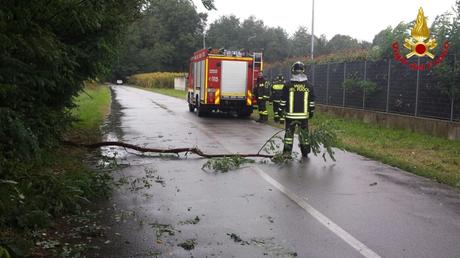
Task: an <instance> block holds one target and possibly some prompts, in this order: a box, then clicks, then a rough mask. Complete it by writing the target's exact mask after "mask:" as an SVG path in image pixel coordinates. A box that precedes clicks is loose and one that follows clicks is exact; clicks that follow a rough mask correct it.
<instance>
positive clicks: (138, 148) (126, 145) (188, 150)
mask: <svg viewBox="0 0 460 258" xmlns="http://www.w3.org/2000/svg"><path fill="white" fill-rule="evenodd" d="M62 143H63V144H65V145H69V146H74V147H81V148H89V149H96V148H100V147H108V146H118V147H123V148H127V149H132V150H135V151H139V152H143V153H146V152H154V153H174V154H179V153H194V154H196V155H198V156H200V157H203V158H223V157H231V156H239V157H245V158H251V157H252V158H255V157H260V158H273V157H274V156H275V155H271V154H262V153H260V151H259V153H248V154H244V153H243V154H241V153H236V154H235V153H226V154H223V153H217V154H209V153H205V152H203V151H202V150H200V149H199V148H197V147H193V148H172V149H159V148H147V147H141V146H138V145H134V144H130V143H126V142H115V141H107V142H96V143H90V144H85V143H75V142H71V141H62Z"/></svg>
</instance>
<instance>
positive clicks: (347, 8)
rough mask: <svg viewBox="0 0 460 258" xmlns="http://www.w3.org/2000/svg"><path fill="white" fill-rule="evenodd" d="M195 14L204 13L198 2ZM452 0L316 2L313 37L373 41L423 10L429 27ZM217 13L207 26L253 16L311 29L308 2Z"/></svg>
mask: <svg viewBox="0 0 460 258" xmlns="http://www.w3.org/2000/svg"><path fill="white" fill-rule="evenodd" d="M194 2H195V3H196V5H197V7H198V10H199V11H200V12H205V11H206V10H205V9H204V7H203V6H202V5H201V2H200V1H199V0H194ZM454 4H455V0H379V1H376V0H367V1H366V0H315V35H321V34H325V35H326V37H327V38H328V39H330V38H331V37H333V36H334V35H335V34H344V35H350V36H352V37H354V38H357V39H359V40H367V41H372V39H373V38H374V35H375V34H377V33H378V32H379V31H381V30H382V29H385V28H386V27H387V26H389V25H391V26H392V27H394V26H396V25H398V23H399V22H401V21H405V22H407V21H411V20H415V18H416V17H417V12H418V9H419V7H422V8H423V10H424V12H425V16H427V17H428V24H429V25H431V23H432V22H433V19H434V17H436V15H439V14H442V13H444V12H446V11H451V10H452V7H453V6H454ZM215 5H216V7H217V9H218V10H217V11H210V12H208V24H210V23H212V22H213V21H215V20H216V19H218V18H219V17H220V16H222V15H230V14H234V15H236V16H237V17H239V18H241V20H243V19H245V18H247V17H249V16H251V15H254V16H255V17H257V18H258V19H261V20H263V21H264V22H265V24H266V25H268V26H274V27H276V26H280V27H282V28H284V29H285V30H286V31H287V32H288V33H289V34H292V33H293V32H295V31H296V29H297V28H298V27H299V26H301V25H304V26H307V27H308V30H309V31H310V28H311V0H270V1H268V0H215Z"/></svg>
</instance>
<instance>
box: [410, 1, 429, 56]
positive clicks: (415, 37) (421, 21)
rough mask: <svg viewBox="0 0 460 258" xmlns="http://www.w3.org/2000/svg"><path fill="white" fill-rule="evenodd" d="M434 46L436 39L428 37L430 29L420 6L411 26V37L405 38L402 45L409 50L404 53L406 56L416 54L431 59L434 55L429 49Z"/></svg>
mask: <svg viewBox="0 0 460 258" xmlns="http://www.w3.org/2000/svg"><path fill="white" fill-rule="evenodd" d="M427 40H428V41H427ZM436 46H437V43H436V39H432V38H430V31H429V30H428V26H427V25H426V19H425V14H424V13H423V9H422V7H420V9H419V10H418V15H417V20H416V22H415V25H414V28H412V32H411V37H410V38H408V39H405V43H404V47H406V48H407V49H409V50H410V51H411V52H410V53H409V54H407V55H406V58H411V57H412V56H414V55H416V56H419V57H423V56H429V57H430V58H431V59H433V58H434V55H433V54H432V53H431V52H430V50H433V49H434V48H435V47H436Z"/></svg>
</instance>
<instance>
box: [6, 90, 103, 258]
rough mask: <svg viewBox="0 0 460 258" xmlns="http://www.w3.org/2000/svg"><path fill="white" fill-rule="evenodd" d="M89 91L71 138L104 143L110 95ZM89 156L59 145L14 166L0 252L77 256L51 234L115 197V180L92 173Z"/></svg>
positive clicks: (80, 101)
mask: <svg viewBox="0 0 460 258" xmlns="http://www.w3.org/2000/svg"><path fill="white" fill-rule="evenodd" d="M85 91H86V94H85V93H82V94H81V95H80V96H79V97H78V98H76V100H75V101H76V103H77V104H78V105H79V106H78V107H77V108H76V109H75V110H72V111H71V112H72V113H73V114H74V115H75V117H76V118H78V122H76V123H75V126H74V127H73V128H72V129H71V130H70V131H69V132H68V135H69V136H71V137H74V136H75V137H77V138H78V135H79V134H80V133H81V132H82V130H84V131H85V133H86V134H91V137H92V138H100V131H99V125H100V123H101V122H102V120H103V118H104V116H105V115H106V113H107V111H108V108H109V103H110V94H109V89H108V87H106V86H96V85H89V86H87V87H86V89H85ZM90 96H91V97H90ZM88 154H89V153H88V152H87V151H86V150H83V149H76V148H68V147H65V146H59V145H57V146H54V147H53V148H52V149H51V150H48V151H44V153H42V154H41V156H40V157H39V158H38V159H37V160H34V161H31V162H27V163H26V162H15V161H11V169H10V170H11V171H14V173H11V174H9V175H6V176H7V177H6V178H7V179H8V180H0V247H2V246H3V247H5V248H6V249H7V250H8V251H9V252H10V253H11V254H13V257H16V256H32V257H48V256H55V257H64V256H63V255H62V253H54V252H52V251H53V250H56V249H55V248H56V247H61V250H62V248H66V251H67V253H68V254H69V255H71V254H72V252H71V250H70V249H71V246H63V245H62V244H59V241H58V240H56V239H55V238H53V237H51V236H50V234H47V233H46V232H47V231H53V232H58V231H59V227H58V224H57V223H56V221H57V220H58V219H60V218H61V217H62V216H63V215H65V214H78V213H81V212H83V208H82V207H85V206H86V205H88V204H89V203H90V202H91V200H97V199H100V198H101V197H104V196H108V194H109V193H110V190H111V177H110V175H109V174H108V173H107V172H106V173H104V172H100V171H95V170H94V169H91V168H90V167H89V166H88V165H87V164H86V163H85V162H84V160H87V157H88ZM56 238H57V237H56ZM69 250H70V251H69ZM74 254H75V253H74Z"/></svg>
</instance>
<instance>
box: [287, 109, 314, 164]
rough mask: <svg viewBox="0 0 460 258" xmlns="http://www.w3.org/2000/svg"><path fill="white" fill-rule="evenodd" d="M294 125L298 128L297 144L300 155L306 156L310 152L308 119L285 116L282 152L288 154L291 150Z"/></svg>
mask: <svg viewBox="0 0 460 258" xmlns="http://www.w3.org/2000/svg"><path fill="white" fill-rule="evenodd" d="M296 127H298V130H299V141H300V142H299V145H300V150H301V151H302V155H303V156H306V155H307V154H308V153H309V152H310V143H309V138H308V119H295V120H294V119H289V118H286V125H285V129H286V132H285V134H284V149H283V153H285V154H290V153H291V152H292V144H293V143H294V132H295V129H296Z"/></svg>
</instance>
